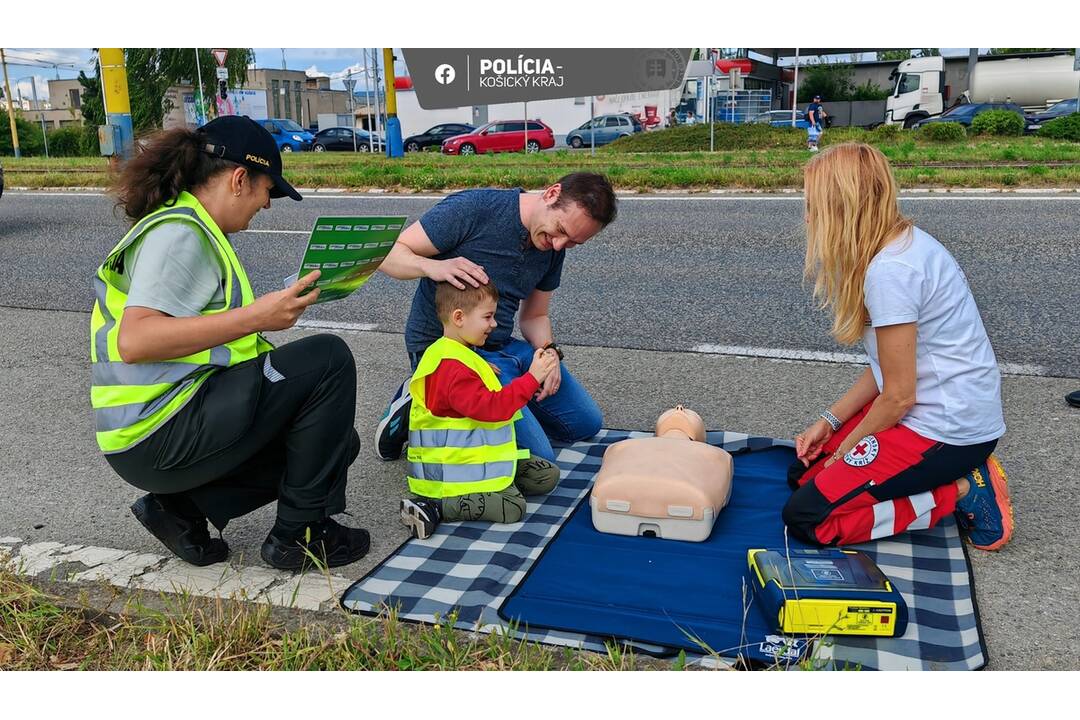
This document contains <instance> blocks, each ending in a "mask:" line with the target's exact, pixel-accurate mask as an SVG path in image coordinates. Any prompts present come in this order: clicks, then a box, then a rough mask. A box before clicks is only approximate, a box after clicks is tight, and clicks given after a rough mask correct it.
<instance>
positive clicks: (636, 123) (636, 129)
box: [619, 113, 645, 133]
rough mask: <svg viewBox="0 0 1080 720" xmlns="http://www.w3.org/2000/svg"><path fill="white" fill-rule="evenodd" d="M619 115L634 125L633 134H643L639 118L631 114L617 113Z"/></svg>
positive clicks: (643, 130) (643, 129)
mask: <svg viewBox="0 0 1080 720" xmlns="http://www.w3.org/2000/svg"><path fill="white" fill-rule="evenodd" d="M619 114H620V115H625V116H626V117H628V118H630V122H632V123H633V124H634V132H636V133H639V132H645V126H644V125H642V124H641V118H639V117H638V116H637V115H634V114H633V113H619Z"/></svg>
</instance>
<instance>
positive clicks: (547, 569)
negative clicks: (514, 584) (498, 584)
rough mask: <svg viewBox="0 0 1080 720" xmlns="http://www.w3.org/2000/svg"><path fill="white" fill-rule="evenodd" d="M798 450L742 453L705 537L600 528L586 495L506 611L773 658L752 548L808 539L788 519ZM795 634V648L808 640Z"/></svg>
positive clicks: (696, 648)
mask: <svg viewBox="0 0 1080 720" xmlns="http://www.w3.org/2000/svg"><path fill="white" fill-rule="evenodd" d="M794 459H795V453H794V451H793V450H791V449H790V448H786V447H773V448H769V449H766V450H759V451H757V452H750V453H746V454H737V455H735V456H734V461H735V476H734V479H733V482H732V491H731V499H730V501H729V502H728V505H727V507H726V508H724V510H723V511H722V512H721V513H720V515H719V517H718V518H717V520H716V524H715V525H714V526H713V532H712V534H711V535H710V536H709V539H708V540H706V541H704V542H682V541H677V540H661V539H658V538H645V537H629V536H625V535H612V534H608V533H601V532H597V531H596V530H595V529H594V528H593V524H592V515H591V510H590V508H589V502H588V498H587V497H586V498H585V499H584V500H582V502H581V504H580V505H578V507H577V509H576V510H575V511H574V513H573V515H571V516H570V519H569V520H568V521H567V523H566V524H565V525H564V526H563V528H562V530H560V531H559V534H558V535H556V536H555V538H554V539H553V540H552V541H551V543H550V544H549V545H548V547H547V549H546V550H545V551H544V554H543V555H542V556H541V557H540V559H539V560H538V561H537V562H536V563H535V564H534V565H533V567H532V569H531V570H530V571H529V574H528V575H527V576H526V577H525V580H524V581H523V582H522V583H521V584H519V585H518V588H517V590H515V591H514V593H513V594H512V595H511V596H510V598H509V599H508V600H507V602H506V603H505V604H504V605H503V606H502V608H500V610H499V614H500V615H501V616H502V617H503V619H504V620H507V621H510V622H517V623H519V624H520V625H521V626H522V627H525V628H527V629H533V628H544V629H558V630H569V631H574V632H588V633H592V634H596V635H605V636H611V637H614V638H625V639H631V640H637V641H641V642H646V643H650V644H655V645H663V646H667V647H672V648H681V649H684V650H687V651H690V652H699V653H700V652H708V653H715V654H718V655H721V656H723V657H734V656H738V655H742V656H744V657H747V658H750V659H753V660H758V661H762V662H772V661H773V660H774V659H775V657H774V652H768V653H767V652H763V651H762V649H761V645H762V643H763V642H765V641H764V640H763V639H764V638H768V637H769V636H771V635H776V634H777V633H776V631H775V629H773V628H771V627H769V625H768V623H767V621H766V619H765V617H764V615H763V614H762V613H761V612H759V611H758V608H757V607H756V605H754V603H753V599H754V597H753V590H752V588H751V586H750V584H749V583H748V582H746V568H747V564H746V551H747V549H749V548H782V547H785V543H787V546H788V547H790V548H792V549H795V548H804V547H808V546H807V545H805V544H803V543H800V542H798V541H797V540H795V539H794V538H791V539H789V540H785V537H784V523H783V521H782V520H781V519H780V512H779V509H780V508H781V507H783V505H784V502H785V501H786V500H787V498H789V497H790V496H791V490H790V489H788V487H787V484H786V481H785V478H786V477H787V469H788V466H789V465H791V463H792V461H793V460H794ZM789 642H790V646H791V647H790V653H789V654H790V655H792V656H794V655H796V654H797V653H798V651H799V650H801V649H802V647H801V646H802V645H804V644H805V643H802V642H796V641H789ZM776 644H777V643H768V642H765V645H766V649H767V650H769V651H775V650H776V648H775V647H772V646H773V645H776Z"/></svg>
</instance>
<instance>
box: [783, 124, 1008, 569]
mask: <svg viewBox="0 0 1080 720" xmlns="http://www.w3.org/2000/svg"><path fill="white" fill-rule="evenodd" d="M805 195H806V222H807V243H806V275H807V278H808V279H812V280H813V281H814V294H815V296H816V297H817V299H818V300H819V302H820V303H821V306H822V307H823V308H827V309H828V310H829V311H831V313H832V317H833V328H832V334H833V336H834V337H835V338H836V339H837V340H839V341H840V342H842V343H844V344H848V345H850V344H854V343H855V342H856V341H858V340H860V339H861V340H862V342H863V345H864V346H865V348H866V353H867V355H868V356H869V358H870V367H869V368H867V369H866V370H865V371H864V372H863V373H862V375H861V376H860V377H859V379H858V380H856V381H855V384H854V385H852V386H851V389H850V390H848V391H847V393H846V394H845V395H844V396H843V397H842V398H840V399H839V400H838V401H837V402H836V403H834V404H833V405H832V406H831V407H830V408H828V409H827V410H826V411H825V412H823V413H822V414H821V417H820V418H819V419H818V420H817V421H816V422H815V423H814V424H812V425H810V427H808V428H806V430H804V431H803V432H802V433H801V434H799V435H798V436H796V438H795V448H796V454H797V456H798V460H797V461H796V462H795V463H794V464H793V465H792V467H791V471H790V473H789V482H790V483H791V485H792V487H793V489H795V493H794V494H793V495H792V496H791V499H790V500H789V501H788V503H787V505H786V506H785V507H784V512H783V515H784V522H785V523H787V525H788V527H789V530H790V531H791V533H792V534H793V535H794V536H796V537H798V538H799V539H801V540H804V541H807V542H811V543H816V544H821V545H849V544H853V543H860V542H866V541H868V540H875V539H878V538H882V537H888V536H890V535H895V534H897V533H901V532H904V531H906V530H917V529H923V528H929V527H932V526H934V525H935V524H936V523H937V522H939V521H940V520H941V519H942V518H945V517H947V516H948V515H950V514H952V513H953V512H954V511H955V513H956V516H957V520H958V522H959V523H960V526H961V528H962V529H963V530H964V531H965V532H967V534H968V536H969V540H970V541H971V542H972V544H973V545H974V546H975V547H978V548H981V549H985V550H996V549H998V548H1000V547H1001V546H1003V545H1004V544H1005V543H1006V542H1008V540H1009V538H1010V537H1011V535H1012V530H1013V517H1012V506H1011V504H1010V501H1009V493H1008V488H1007V485H1006V479H1005V474H1004V473H1003V472H1002V471H1001V467H1000V465H999V464H998V463H997V460H996V459H995V458H994V457H993V456H992V455H991V452H992V451H993V450H994V447H995V446H996V444H997V441H998V438H1000V437H1001V436H1002V434H1004V432H1005V422H1004V420H1003V418H1002V412H1001V376H1000V373H999V371H998V366H997V361H996V359H995V357H994V351H993V348H991V347H990V340H989V339H988V338H987V336H986V330H985V328H984V327H983V323H982V319H981V318H980V317H979V310H978V308H977V307H976V306H975V299H974V298H973V297H972V295H971V290H970V289H969V288H968V285H967V280H966V279H965V277H964V273H963V271H962V270H961V269H960V266H959V265H958V264H957V262H956V260H955V259H954V258H953V257H952V255H950V254H949V252H948V250H946V249H945V248H944V247H943V246H942V245H941V243H939V242H938V241H937V240H935V239H934V238H933V237H931V236H930V235H929V234H927V233H926V232H924V231H922V230H920V229H919V228H917V227H915V226H914V225H913V224H912V222H911V220H909V219H907V218H905V217H904V216H903V215H901V214H900V210H899V207H898V204H897V188H896V181H895V180H894V179H893V176H892V171H891V169H890V168H889V164H888V161H887V160H886V159H885V157H884V156H883V155H882V154H881V153H880V152H878V151H877V150H875V149H874V148H872V147H870V146H868V145H861V144H845V145H839V146H836V147H832V148H829V149H828V150H826V151H824V152H822V153H821V155H820V156H818V157H816V158H814V159H813V160H811V161H810V163H809V164H808V165H807V168H806V177H805Z"/></svg>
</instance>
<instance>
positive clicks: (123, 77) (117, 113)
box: [98, 48, 135, 160]
mask: <svg viewBox="0 0 1080 720" xmlns="http://www.w3.org/2000/svg"><path fill="white" fill-rule="evenodd" d="M98 60H99V62H100V63H101V88H102V91H103V92H104V93H105V97H106V98H107V99H108V102H107V103H106V106H105V107H106V115H105V120H106V122H107V123H108V124H109V125H112V126H115V127H118V128H120V132H119V138H118V140H119V142H118V147H117V148H116V150H117V156H119V157H121V158H123V159H125V160H126V159H128V158H130V157H131V156H132V155H133V154H134V152H135V132H134V129H133V128H132V125H131V99H130V98H129V96H128V83H127V68H126V67H125V66H124V50H123V48H101V49H99V50H98ZM114 157H115V156H114Z"/></svg>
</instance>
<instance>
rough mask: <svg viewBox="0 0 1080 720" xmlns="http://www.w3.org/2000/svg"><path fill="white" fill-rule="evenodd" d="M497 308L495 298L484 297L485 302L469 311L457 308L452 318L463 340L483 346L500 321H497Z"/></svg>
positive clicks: (473, 344)
mask: <svg viewBox="0 0 1080 720" xmlns="http://www.w3.org/2000/svg"><path fill="white" fill-rule="evenodd" d="M495 308H496V303H495V301H494V300H492V299H491V298H484V300H483V302H481V303H480V304H479V305H477V306H476V307H474V308H473V309H472V310H470V311H468V312H465V311H464V310H461V309H458V310H455V311H454V313H453V314H452V315H451V316H450V319H451V321H452V322H453V323H454V326H455V327H456V328H457V329H458V333H459V334H460V335H461V339H462V340H463V341H465V342H466V343H468V344H469V345H472V346H473V347H483V345H484V343H486V342H487V338H488V335H490V334H491V331H492V330H494V329H495V328H496V327H498V323H497V322H495Z"/></svg>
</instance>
